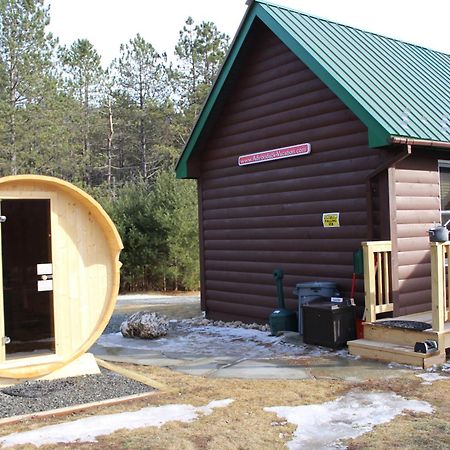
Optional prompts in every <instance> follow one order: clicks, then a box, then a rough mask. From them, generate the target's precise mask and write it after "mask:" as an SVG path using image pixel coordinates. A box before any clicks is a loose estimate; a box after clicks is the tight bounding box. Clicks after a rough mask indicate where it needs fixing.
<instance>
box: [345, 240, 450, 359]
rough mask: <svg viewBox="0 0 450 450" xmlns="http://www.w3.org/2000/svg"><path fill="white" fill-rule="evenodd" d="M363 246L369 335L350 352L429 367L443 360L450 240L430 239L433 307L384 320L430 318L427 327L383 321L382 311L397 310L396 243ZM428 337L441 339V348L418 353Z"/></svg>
mask: <svg viewBox="0 0 450 450" xmlns="http://www.w3.org/2000/svg"><path fill="white" fill-rule="evenodd" d="M362 249H363V255H364V291H365V313H364V315H365V320H366V322H365V323H364V339H357V340H355V341H350V342H348V343H347V344H348V348H349V350H350V353H351V354H353V355H359V356H362V357H365V358H371V359H379V360H383V361H392V362H398V363H402V364H410V365H414V366H421V367H424V368H427V367H431V366H432V365H434V364H442V363H444V362H445V360H446V349H448V348H450V266H449V264H448V261H449V259H450V241H447V242H443V243H440V242H439V243H438V242H431V243H430V256H431V298H430V308H431V309H430V311H426V312H422V313H416V314H409V315H406V316H397V317H393V318H392V319H382V320H408V321H417V322H426V323H428V324H430V325H431V329H429V330H426V331H417V330H410V329H405V328H389V327H386V326H383V325H381V324H379V323H378V322H380V320H379V319H378V317H377V316H378V315H379V314H381V313H386V312H393V310H394V308H393V299H392V292H391V290H390V286H391V277H392V272H391V270H392V268H391V264H390V257H391V255H390V253H391V252H392V245H391V242H390V241H373V242H363V243H362ZM426 340H433V341H436V342H437V344H438V350H437V351H435V352H433V353H428V354H424V353H419V352H415V351H414V346H415V344H416V342H423V341H426Z"/></svg>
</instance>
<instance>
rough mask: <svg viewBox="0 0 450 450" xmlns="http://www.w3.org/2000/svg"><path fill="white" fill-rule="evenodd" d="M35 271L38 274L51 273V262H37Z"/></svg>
mask: <svg viewBox="0 0 450 450" xmlns="http://www.w3.org/2000/svg"><path fill="white" fill-rule="evenodd" d="M36 271H37V274H38V275H52V274H53V264H52V263H45V264H37V265H36Z"/></svg>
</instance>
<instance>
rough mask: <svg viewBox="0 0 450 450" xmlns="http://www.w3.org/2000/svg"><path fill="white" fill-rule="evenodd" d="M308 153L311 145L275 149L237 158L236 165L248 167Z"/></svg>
mask: <svg viewBox="0 0 450 450" xmlns="http://www.w3.org/2000/svg"><path fill="white" fill-rule="evenodd" d="M309 153H311V144H298V145H291V146H290V147H282V148H276V149H274V150H266V151H264V152H258V153H250V154H248V155H242V156H239V159H238V164H239V165H240V166H248V165H249V164H258V163H262V162H268V161H275V160H277V159H284V158H292V157H293V156H302V155H308V154H309Z"/></svg>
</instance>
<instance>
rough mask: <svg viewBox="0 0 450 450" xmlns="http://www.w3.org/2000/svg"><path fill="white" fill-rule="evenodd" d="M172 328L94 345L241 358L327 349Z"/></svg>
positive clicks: (226, 331) (217, 330)
mask: <svg viewBox="0 0 450 450" xmlns="http://www.w3.org/2000/svg"><path fill="white" fill-rule="evenodd" d="M171 326H172V327H174V328H173V329H172V330H170V331H169V333H168V335H167V336H166V337H164V338H159V339H153V340H151V341H148V340H141V339H125V338H123V337H122V335H121V334H120V333H113V334H105V335H102V336H101V337H100V338H99V340H98V341H97V343H96V344H97V345H99V346H102V347H105V348H108V349H113V348H126V349H133V350H139V351H142V352H144V351H150V352H151V351H158V352H161V353H164V354H177V355H179V356H181V357H182V356H183V355H187V356H189V355H196V357H215V356H217V355H221V356H229V357H235V356H242V355H244V356H245V358H247V359H251V358H272V357H276V356H285V355H289V356H297V355H308V356H322V355H329V354H331V353H332V351H331V350H329V349H325V348H321V347H315V346H308V345H304V344H299V345H292V344H289V343H285V342H284V341H283V336H278V337H277V336H270V335H269V334H268V333H267V332H263V331H259V330H254V329H246V328H227V327H218V326H191V325H188V324H183V323H180V322H179V323H177V324H171Z"/></svg>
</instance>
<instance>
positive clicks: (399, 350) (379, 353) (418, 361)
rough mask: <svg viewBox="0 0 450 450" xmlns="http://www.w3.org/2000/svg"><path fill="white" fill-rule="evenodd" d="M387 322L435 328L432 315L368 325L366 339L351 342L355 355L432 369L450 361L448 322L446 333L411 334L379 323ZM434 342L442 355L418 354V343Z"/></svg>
mask: <svg viewBox="0 0 450 450" xmlns="http://www.w3.org/2000/svg"><path fill="white" fill-rule="evenodd" d="M386 320H408V321H417V322H426V323H429V324H430V325H431V324H432V313H431V311H427V312H423V313H417V314H410V315H407V316H399V317H394V318H392V319H381V320H377V321H375V322H372V323H371V322H366V323H364V338H363V339H357V340H355V341H350V342H348V343H347V344H348V348H349V351H350V353H351V354H352V355H358V356H361V357H364V358H369V359H377V360H381V361H388V362H397V363H400V364H408V365H412V366H419V367H423V368H428V367H431V366H433V365H434V364H442V363H444V362H445V360H446V353H445V349H446V348H450V323H449V322H446V323H445V326H444V330H443V331H440V332H438V331H433V330H432V329H429V330H425V331H417V330H409V329H405V328H389V327H386V326H384V325H381V324H377V322H381V321H386ZM426 340H433V341H436V342H437V343H438V351H437V352H434V353H429V354H424V353H417V352H415V351H414V345H415V344H416V342H423V341H426Z"/></svg>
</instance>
